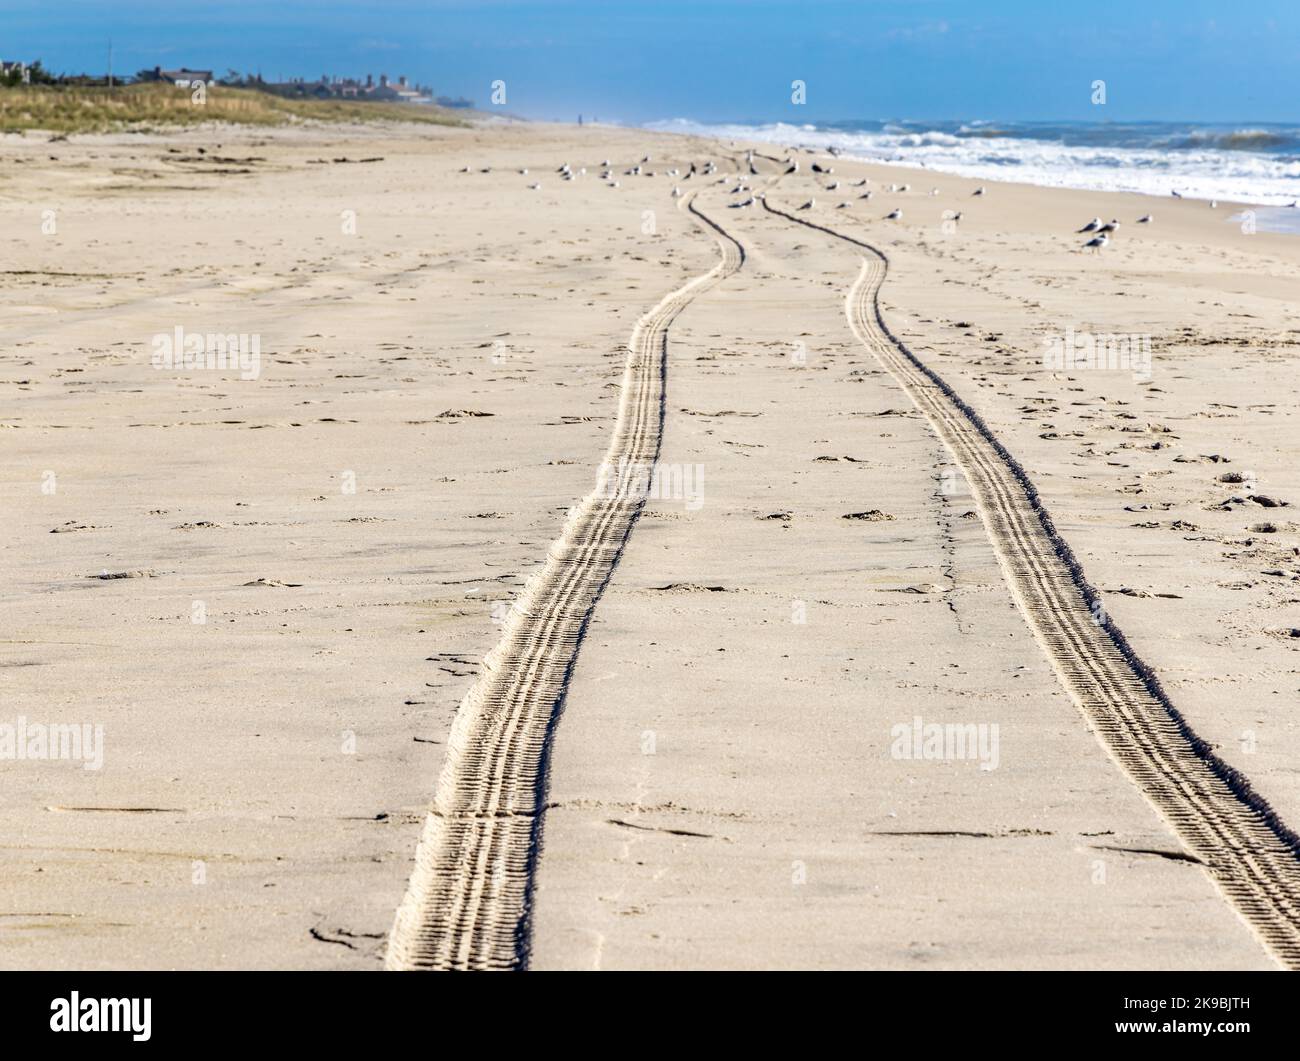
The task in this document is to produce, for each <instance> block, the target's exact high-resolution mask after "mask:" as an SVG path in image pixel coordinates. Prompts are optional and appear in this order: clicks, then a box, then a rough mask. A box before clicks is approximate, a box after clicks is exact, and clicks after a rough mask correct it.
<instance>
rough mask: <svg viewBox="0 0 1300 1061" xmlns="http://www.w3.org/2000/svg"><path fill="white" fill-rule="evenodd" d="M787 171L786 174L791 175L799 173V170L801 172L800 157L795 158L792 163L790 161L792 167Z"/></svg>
mask: <svg viewBox="0 0 1300 1061" xmlns="http://www.w3.org/2000/svg"><path fill="white" fill-rule="evenodd" d="M785 172H786V175H787V176H789V175H790V174H791V173H798V172H799V160H798V159H795V160H794V161H793V162H791V163H790V168H789V169H787V170H786V171H785Z"/></svg>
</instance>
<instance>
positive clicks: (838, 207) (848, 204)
mask: <svg viewBox="0 0 1300 1061" xmlns="http://www.w3.org/2000/svg"><path fill="white" fill-rule="evenodd" d="M852 205H853V204H852V203H836V204H835V209H836V210H843V209H844V208H845V207H846V206H852Z"/></svg>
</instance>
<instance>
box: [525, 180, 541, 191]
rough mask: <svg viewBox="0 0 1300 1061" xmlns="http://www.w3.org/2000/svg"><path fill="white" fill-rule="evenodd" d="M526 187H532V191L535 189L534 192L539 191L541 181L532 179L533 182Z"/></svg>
mask: <svg viewBox="0 0 1300 1061" xmlns="http://www.w3.org/2000/svg"><path fill="white" fill-rule="evenodd" d="M528 187H529V188H531V189H532V190H533V191H535V192H540V191H541V190H542V184H541V181H534V182H533V183H532V184H530V185H529V186H528Z"/></svg>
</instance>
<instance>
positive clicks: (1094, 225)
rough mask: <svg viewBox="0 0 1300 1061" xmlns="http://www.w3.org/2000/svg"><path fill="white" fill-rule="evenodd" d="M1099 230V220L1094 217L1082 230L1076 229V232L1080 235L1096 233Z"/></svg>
mask: <svg viewBox="0 0 1300 1061" xmlns="http://www.w3.org/2000/svg"><path fill="white" fill-rule="evenodd" d="M1099 228H1101V218H1099V217H1094V218H1093V219H1092V220H1091V221H1089V222H1088V223H1087V224H1086V225H1084V226H1083V228H1081V229H1077V230H1076V231H1077V232H1078V233H1079V234H1080V235H1082V234H1083V233H1084V232H1096V231H1097V229H1099Z"/></svg>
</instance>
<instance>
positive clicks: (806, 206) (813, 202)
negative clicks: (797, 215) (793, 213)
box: [799, 199, 817, 210]
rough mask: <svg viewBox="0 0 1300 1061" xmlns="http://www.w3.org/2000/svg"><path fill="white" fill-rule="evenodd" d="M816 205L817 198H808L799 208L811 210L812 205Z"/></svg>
mask: <svg viewBox="0 0 1300 1061" xmlns="http://www.w3.org/2000/svg"><path fill="white" fill-rule="evenodd" d="M816 205H817V200H816V199H809V200H808V201H807V202H806V203H804V204H803V206H801V207H799V209H800V210H811V209H812V208H813V207H814V206H816Z"/></svg>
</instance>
